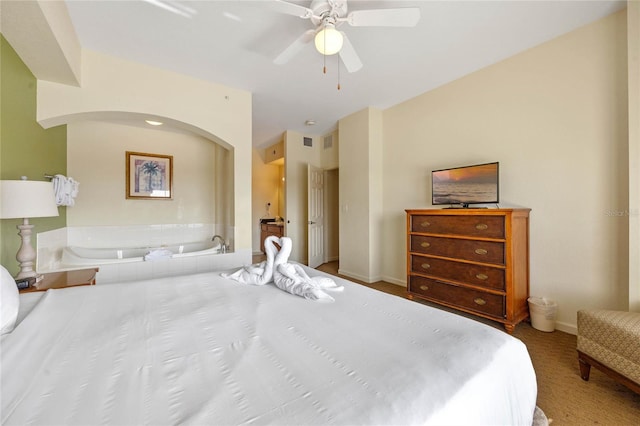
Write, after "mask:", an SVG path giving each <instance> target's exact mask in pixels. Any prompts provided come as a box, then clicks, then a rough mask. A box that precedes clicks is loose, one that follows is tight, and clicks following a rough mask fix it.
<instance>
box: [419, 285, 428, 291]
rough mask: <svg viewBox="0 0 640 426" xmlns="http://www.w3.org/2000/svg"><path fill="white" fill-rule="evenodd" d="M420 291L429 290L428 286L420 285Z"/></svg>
mask: <svg viewBox="0 0 640 426" xmlns="http://www.w3.org/2000/svg"><path fill="white" fill-rule="evenodd" d="M420 290H424V291H427V290H429V286H428V285H421V286H420Z"/></svg>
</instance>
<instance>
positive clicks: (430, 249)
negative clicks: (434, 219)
mask: <svg viewBox="0 0 640 426" xmlns="http://www.w3.org/2000/svg"><path fill="white" fill-rule="evenodd" d="M411 251H412V252H415V253H423V254H430V255H434V256H443V257H450V258H454V259H464V260H471V261H475V262H484V263H493V264H496V265H504V243H502V242H493V241H475V240H460V239H457V238H442V237H427V236H423V235H411Z"/></svg>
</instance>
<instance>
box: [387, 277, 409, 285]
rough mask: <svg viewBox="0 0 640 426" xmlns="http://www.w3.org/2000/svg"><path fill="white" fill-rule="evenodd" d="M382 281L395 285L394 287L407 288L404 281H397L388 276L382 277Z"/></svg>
mask: <svg viewBox="0 0 640 426" xmlns="http://www.w3.org/2000/svg"><path fill="white" fill-rule="evenodd" d="M382 281H385V282H388V283H391V284H395V285H399V286H402V287H406V286H407V281H406V280H399V279H397V278H394V277H389V276H383V277H382Z"/></svg>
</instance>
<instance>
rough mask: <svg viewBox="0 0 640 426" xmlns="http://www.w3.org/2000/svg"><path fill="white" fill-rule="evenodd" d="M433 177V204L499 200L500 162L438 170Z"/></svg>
mask: <svg viewBox="0 0 640 426" xmlns="http://www.w3.org/2000/svg"><path fill="white" fill-rule="evenodd" d="M431 179H432V189H433V194H432V195H433V204H474V203H476V204H480V203H497V202H498V163H490V164H480V165H477V166H469V167H458V168H453V169H447V170H436V171H434V172H432V174H431Z"/></svg>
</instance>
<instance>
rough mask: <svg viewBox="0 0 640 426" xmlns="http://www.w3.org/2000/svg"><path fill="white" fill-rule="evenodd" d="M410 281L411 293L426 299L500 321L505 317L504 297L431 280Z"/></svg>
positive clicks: (416, 278) (418, 279) (418, 278)
mask: <svg viewBox="0 0 640 426" xmlns="http://www.w3.org/2000/svg"><path fill="white" fill-rule="evenodd" d="M409 279H410V282H409V291H410V292H412V293H416V294H419V295H421V296H423V297H425V298H426V299H431V300H433V301H443V302H445V303H448V304H451V305H455V306H458V307H460V308H464V309H466V310H470V311H475V312H479V313H482V314H485V315H490V316H492V317H496V318H499V319H503V318H504V316H505V297H504V296H501V295H497V294H491V293H484V292H482V291H478V290H473V289H469V288H465V287H459V286H456V285H452V284H447V283H444V282H441V281H437V280H433V279H430V278H424V277H417V276H410V277H409Z"/></svg>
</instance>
